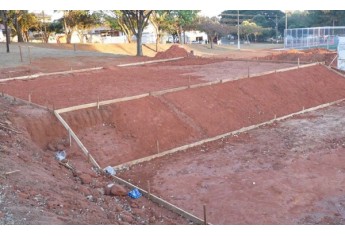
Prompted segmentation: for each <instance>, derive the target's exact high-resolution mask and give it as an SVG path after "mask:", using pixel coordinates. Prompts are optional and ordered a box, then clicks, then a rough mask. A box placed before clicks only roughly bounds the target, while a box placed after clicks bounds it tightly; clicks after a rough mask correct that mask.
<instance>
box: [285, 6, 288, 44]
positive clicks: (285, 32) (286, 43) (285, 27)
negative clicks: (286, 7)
mask: <svg viewBox="0 0 345 236" xmlns="http://www.w3.org/2000/svg"><path fill="white" fill-rule="evenodd" d="M287 33H288V32H287V11H285V30H284V47H286V45H287Z"/></svg>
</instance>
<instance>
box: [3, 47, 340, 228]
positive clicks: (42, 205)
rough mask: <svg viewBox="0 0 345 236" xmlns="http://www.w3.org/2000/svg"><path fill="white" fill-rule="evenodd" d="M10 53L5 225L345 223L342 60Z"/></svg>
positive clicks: (62, 50) (307, 55)
mask: <svg viewBox="0 0 345 236" xmlns="http://www.w3.org/2000/svg"><path fill="white" fill-rule="evenodd" d="M273 46H274V45H273ZM1 47H4V45H1V44H0V48H1ZM11 47H12V48H11V49H12V51H11V54H9V55H6V54H1V59H0V60H1V65H0V71H1V73H0V177H1V178H0V224H112V225H114V224H140V225H142V224H151V225H159V224H163V225H166V224H178V225H185V224H187V225H188V224H212V225H253V224H265V225H272V224H273V225H291V224H313V225H314V224H344V223H345V221H344V219H345V194H344V192H343V191H344V190H343V189H344V188H345V183H344V181H343V178H344V175H345V162H344V161H343V158H344V150H345V149H344V148H345V130H344V129H343V127H344V125H345V74H344V73H343V72H342V71H340V70H338V69H336V67H337V61H336V60H335V59H336V56H337V53H336V52H335V51H329V50H326V49H308V50H274V49H273V48H268V47H265V48H255V46H251V47H249V46H248V47H247V48H243V49H241V50H235V49H228V48H222V47H225V46H218V47H217V46H216V47H215V49H212V50H211V49H207V48H206V47H207V46H206V45H183V46H181V45H176V44H171V45H161V46H160V48H159V52H158V53H156V52H154V50H153V49H152V48H153V46H150V45H146V46H145V47H144V54H145V55H147V56H144V57H135V56H133V54H134V49H135V45H128V48H124V46H116V47H115V46H110V45H105V46H104V47H108V48H97V47H96V46H95V47H90V46H89V45H87V44H85V45H77V46H76V45H53V46H52V47H48V46H47V45H46V44H37V45H35V44H15V43H13V44H12V45H11ZM98 47H100V46H98ZM111 47H112V48H111ZM2 51H3V50H2ZM106 52H107V53H106ZM132 52H133V53H132ZM5 56H7V57H6V58H5ZM61 152H63V153H64V154H65V156H64V159H63V160H57V158H56V155H57V153H61ZM109 168H110V169H111V170H113V171H114V172H113V173H112V174H109V172H107V171H105V170H106V169H108V170H109ZM133 189H137V190H139V192H140V193H141V195H142V196H141V197H140V198H137V199H134V198H131V197H130V196H128V192H130V191H131V190H133Z"/></svg>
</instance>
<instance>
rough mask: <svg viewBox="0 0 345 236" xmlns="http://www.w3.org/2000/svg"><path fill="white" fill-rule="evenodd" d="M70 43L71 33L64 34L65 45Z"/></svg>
mask: <svg viewBox="0 0 345 236" xmlns="http://www.w3.org/2000/svg"><path fill="white" fill-rule="evenodd" d="M71 41H72V32H68V33H67V34H66V43H67V44H71Z"/></svg>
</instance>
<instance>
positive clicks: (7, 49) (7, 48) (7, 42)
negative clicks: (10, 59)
mask: <svg viewBox="0 0 345 236" xmlns="http://www.w3.org/2000/svg"><path fill="white" fill-rule="evenodd" d="M3 14H4V24H5V31H6V52H7V53H9V52H10V35H9V33H8V25H7V12H6V11H4V12H3Z"/></svg>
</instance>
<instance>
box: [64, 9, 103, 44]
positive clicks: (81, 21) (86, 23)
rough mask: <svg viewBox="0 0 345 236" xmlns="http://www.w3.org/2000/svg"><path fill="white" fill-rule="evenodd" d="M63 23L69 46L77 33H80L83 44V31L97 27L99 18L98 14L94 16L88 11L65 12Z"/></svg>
mask: <svg viewBox="0 0 345 236" xmlns="http://www.w3.org/2000/svg"><path fill="white" fill-rule="evenodd" d="M62 21H63V26H64V30H65V34H66V38H67V43H68V44H69V43H71V38H72V34H73V32H75V31H76V32H78V35H79V39H80V42H83V39H84V37H83V30H85V29H88V28H90V27H91V26H94V25H97V24H98V23H99V18H98V15H97V14H96V13H94V14H93V13H91V12H90V11H87V10H64V11H63V18H62Z"/></svg>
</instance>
